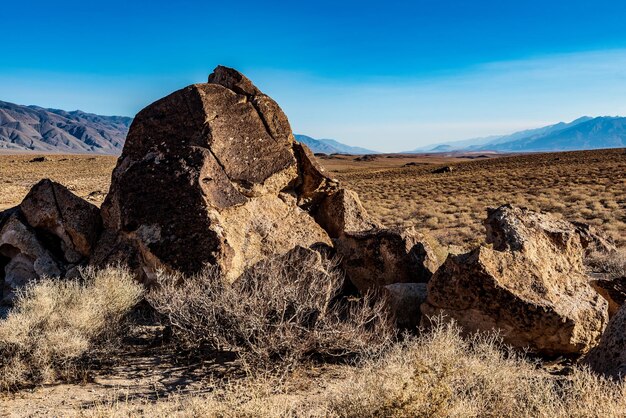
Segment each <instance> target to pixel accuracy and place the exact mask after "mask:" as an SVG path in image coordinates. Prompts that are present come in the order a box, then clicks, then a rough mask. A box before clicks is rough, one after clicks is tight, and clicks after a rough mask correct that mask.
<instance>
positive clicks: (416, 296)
mask: <svg viewBox="0 0 626 418" xmlns="http://www.w3.org/2000/svg"><path fill="white" fill-rule="evenodd" d="M383 289H384V290H383V296H384V297H385V299H386V301H387V305H388V307H389V310H390V312H391V314H392V315H393V317H394V319H395V321H396V325H397V327H398V328H400V329H406V330H413V331H414V330H415V329H416V328H417V327H418V326H419V325H420V319H421V313H420V305H421V304H422V303H424V302H425V301H426V297H427V295H428V290H427V284H426V283H394V284H389V285H387V286H385V287H384V288H383Z"/></svg>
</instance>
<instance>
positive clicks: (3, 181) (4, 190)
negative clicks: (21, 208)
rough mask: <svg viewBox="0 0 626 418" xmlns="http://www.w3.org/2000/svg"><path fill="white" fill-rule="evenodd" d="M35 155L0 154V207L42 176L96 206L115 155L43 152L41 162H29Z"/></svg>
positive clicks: (14, 200)
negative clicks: (42, 160) (46, 153)
mask: <svg viewBox="0 0 626 418" xmlns="http://www.w3.org/2000/svg"><path fill="white" fill-rule="evenodd" d="M38 156H40V155H36V154H28V155H2V154H0V210H3V209H6V208H9V207H12V206H15V205H18V204H19V203H20V202H21V201H22V199H23V198H24V197H25V196H26V194H27V193H28V191H29V190H30V188H31V187H32V186H33V185H35V183H37V182H38V181H39V180H41V179H42V178H49V179H52V180H55V181H57V182H59V183H61V184H63V185H64V186H66V187H67V188H68V189H70V190H71V191H72V192H73V193H75V194H76V195H78V196H80V197H82V198H85V199H87V200H89V201H90V202H91V203H93V204H95V205H97V206H100V204H101V203H102V201H103V200H104V196H105V195H106V193H107V192H108V190H109V182H110V181H111V172H112V171H113V168H114V167H115V162H116V159H117V158H116V157H113V156H89V155H59V154H53V155H46V156H45V158H46V161H44V162H30V160H32V159H33V158H35V157H38Z"/></svg>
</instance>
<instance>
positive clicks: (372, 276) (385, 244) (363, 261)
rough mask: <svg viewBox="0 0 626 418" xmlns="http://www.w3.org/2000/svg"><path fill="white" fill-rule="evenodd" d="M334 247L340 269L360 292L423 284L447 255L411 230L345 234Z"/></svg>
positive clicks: (432, 242)
mask: <svg viewBox="0 0 626 418" xmlns="http://www.w3.org/2000/svg"><path fill="white" fill-rule="evenodd" d="M335 247H336V250H337V255H338V256H339V258H340V265H341V268H342V269H343V270H344V271H345V272H346V274H347V276H348V277H349V278H350V280H351V281H352V283H353V284H354V285H355V286H356V287H357V288H358V289H359V291H361V292H367V291H369V290H375V289H379V288H381V287H383V286H386V285H389V284H393V283H419V282H422V283H425V282H427V281H428V280H429V279H430V278H431V276H432V275H433V273H434V272H435V271H436V270H437V268H438V267H439V266H440V265H441V263H442V262H443V260H444V259H445V254H446V252H445V250H444V249H442V248H441V247H440V246H439V245H438V244H437V242H436V241H435V240H434V239H431V238H429V237H427V236H425V235H424V234H420V233H419V232H417V231H415V230H414V229H370V230H366V231H361V232H358V231H355V232H344V233H343V234H341V236H340V237H339V238H338V239H337V240H336V241H335Z"/></svg>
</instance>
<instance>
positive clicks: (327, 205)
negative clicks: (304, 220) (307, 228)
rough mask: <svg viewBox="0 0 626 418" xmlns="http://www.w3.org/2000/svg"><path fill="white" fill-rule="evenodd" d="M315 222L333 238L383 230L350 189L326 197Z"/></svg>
mask: <svg viewBox="0 0 626 418" xmlns="http://www.w3.org/2000/svg"><path fill="white" fill-rule="evenodd" d="M314 214H315V215H314V216H315V220H316V221H317V222H318V223H319V224H320V225H321V226H322V227H323V228H324V229H325V230H326V231H327V232H328V235H330V236H331V237H332V238H337V237H339V236H340V235H342V234H343V233H356V232H362V231H369V230H372V229H377V228H378V229H379V228H382V225H381V224H380V223H378V222H376V221H375V220H374V219H373V218H372V217H371V216H369V215H368V213H367V211H366V210H365V208H363V205H362V204H361V201H360V200H359V196H358V195H357V194H356V193H355V192H353V191H352V190H348V189H339V190H337V191H335V192H334V193H332V194H329V195H326V196H325V197H324V199H323V200H322V201H321V203H320V205H319V207H318V208H317V209H316V211H315V212H314Z"/></svg>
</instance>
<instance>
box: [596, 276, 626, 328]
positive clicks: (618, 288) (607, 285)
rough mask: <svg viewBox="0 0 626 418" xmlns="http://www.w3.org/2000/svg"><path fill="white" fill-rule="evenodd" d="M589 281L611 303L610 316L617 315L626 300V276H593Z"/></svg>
mask: <svg viewBox="0 0 626 418" xmlns="http://www.w3.org/2000/svg"><path fill="white" fill-rule="evenodd" d="M589 283H590V284H591V286H592V287H593V288H594V289H595V291H596V292H598V293H599V294H600V296H602V297H603V298H604V299H605V300H606V301H607V302H608V303H609V318H612V317H613V316H615V314H617V311H618V310H619V309H620V307H621V306H622V305H624V302H626V277H615V278H610V277H600V278H593V279H591V281H590V282H589Z"/></svg>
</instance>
